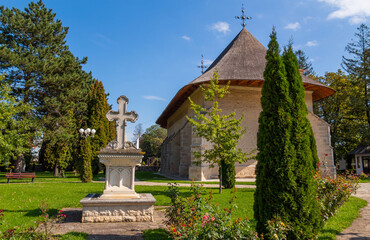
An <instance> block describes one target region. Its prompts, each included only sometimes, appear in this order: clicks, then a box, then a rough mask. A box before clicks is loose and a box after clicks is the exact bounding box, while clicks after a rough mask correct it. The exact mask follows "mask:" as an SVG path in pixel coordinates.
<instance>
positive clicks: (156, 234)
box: [143, 228, 170, 240]
mask: <svg viewBox="0 0 370 240" xmlns="http://www.w3.org/2000/svg"><path fill="white" fill-rule="evenodd" d="M143 236H144V239H145V240H167V239H168V238H169V236H170V235H169V234H168V232H167V231H166V230H164V229H162V228H158V229H150V230H145V231H144V232H143Z"/></svg>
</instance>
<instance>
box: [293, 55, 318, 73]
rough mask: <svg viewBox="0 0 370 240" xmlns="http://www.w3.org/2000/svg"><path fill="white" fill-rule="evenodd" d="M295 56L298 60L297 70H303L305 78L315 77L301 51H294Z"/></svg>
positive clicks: (310, 64)
mask: <svg viewBox="0 0 370 240" xmlns="http://www.w3.org/2000/svg"><path fill="white" fill-rule="evenodd" d="M295 55H296V56H297V59H298V66H299V69H303V70H305V71H304V72H303V75H305V76H309V75H316V73H315V71H314V70H313V67H312V63H311V61H310V60H309V58H308V56H307V55H306V54H305V53H304V52H303V51H302V50H297V51H295Z"/></svg>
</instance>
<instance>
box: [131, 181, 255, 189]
mask: <svg viewBox="0 0 370 240" xmlns="http://www.w3.org/2000/svg"><path fill="white" fill-rule="evenodd" d="M177 184H178V185H179V187H190V185H191V183H177ZM135 186H166V187H167V186H168V183H162V182H144V181H135ZM203 187H209V188H218V187H219V185H218V184H203ZM235 187H236V188H256V185H238V183H236V185H235Z"/></svg>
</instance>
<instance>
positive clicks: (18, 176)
mask: <svg viewBox="0 0 370 240" xmlns="http://www.w3.org/2000/svg"><path fill="white" fill-rule="evenodd" d="M5 177H6V178H7V179H8V183H9V180H10V179H11V178H14V179H21V178H32V182H33V179H34V178H35V177H36V174H35V173H34V172H33V173H6V174H5Z"/></svg>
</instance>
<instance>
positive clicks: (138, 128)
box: [132, 123, 144, 142]
mask: <svg viewBox="0 0 370 240" xmlns="http://www.w3.org/2000/svg"><path fill="white" fill-rule="evenodd" d="M143 133H144V130H143V124H142V123H139V124H137V125H136V126H135V129H134V132H133V134H132V135H133V137H132V142H136V141H140V138H141V136H142V135H143Z"/></svg>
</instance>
